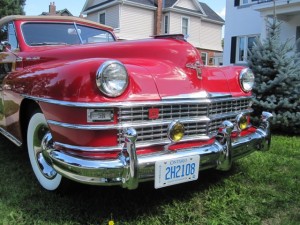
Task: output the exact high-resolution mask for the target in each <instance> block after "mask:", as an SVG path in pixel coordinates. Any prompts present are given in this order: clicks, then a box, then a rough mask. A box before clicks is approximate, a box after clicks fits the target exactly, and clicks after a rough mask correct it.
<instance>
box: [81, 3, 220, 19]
mask: <svg viewBox="0 0 300 225" xmlns="http://www.w3.org/2000/svg"><path fill="white" fill-rule="evenodd" d="M126 1H127V2H131V3H137V4H140V5H145V6H152V7H157V4H156V1H155V0H126ZM126 1H125V2H123V3H126ZM112 2H115V4H117V3H118V2H119V3H121V2H122V1H120V0H113V1H112V0H107V1H103V2H101V3H99V4H96V5H93V6H90V7H88V8H84V9H83V11H88V10H91V9H95V8H98V7H101V6H103V5H106V4H108V3H112ZM177 2H178V0H164V1H163V4H164V5H163V9H164V10H165V11H168V10H171V9H178V10H181V11H182V12H184V11H186V12H187V13H196V14H199V16H203V15H206V17H205V18H206V19H208V20H213V21H217V22H220V23H224V22H225V21H224V20H223V19H222V18H221V17H220V16H219V15H218V14H217V13H216V12H215V11H213V10H212V9H211V8H210V7H209V6H208V5H207V4H205V3H203V2H199V1H198V3H199V10H191V9H186V8H182V7H178V6H176V3H177Z"/></svg>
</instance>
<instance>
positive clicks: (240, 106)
mask: <svg viewBox="0 0 300 225" xmlns="http://www.w3.org/2000/svg"><path fill="white" fill-rule="evenodd" d="M251 102H252V98H251V97H239V98H233V97H228V96H226V97H224V98H222V97H218V98H207V99H200V100H198V101H197V100H174V101H173V102H172V101H166V102H164V101H161V102H158V103H155V102H153V104H152V105H149V104H147V105H145V106H143V105H140V104H139V105H134V104H132V105H130V106H123V107H120V108H119V112H118V122H119V125H121V127H129V126H134V127H135V129H136V131H137V134H138V138H137V142H136V144H137V147H146V146H151V145H160V144H168V143H170V140H169V139H168V137H167V129H168V125H169V124H170V123H171V122H172V121H174V120H179V121H180V122H181V123H183V124H184V126H185V136H184V138H183V139H182V141H188V140H208V139H210V138H211V137H213V136H215V135H216V134H217V131H218V128H219V127H220V125H221V123H222V121H224V120H229V121H231V122H233V123H235V118H236V116H237V115H238V114H240V113H245V114H249V113H251V112H252V109H251V108H250V107H251ZM151 108H156V109H159V117H158V118H157V119H155V120H151V119H149V118H148V111H149V109H151ZM118 133H119V134H118V135H119V137H118V142H119V145H121V144H122V143H124V138H123V134H122V129H119V132H118Z"/></svg>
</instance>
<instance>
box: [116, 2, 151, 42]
mask: <svg viewBox="0 0 300 225" xmlns="http://www.w3.org/2000/svg"><path fill="white" fill-rule="evenodd" d="M120 7H121V10H120V11H121V16H120V17H121V20H120V21H121V24H120V30H119V31H118V32H116V35H117V37H118V38H120V39H126V40H132V39H142V38H148V37H149V36H152V35H153V34H154V11H153V10H148V9H142V8H139V10H137V9H136V7H133V6H128V5H120Z"/></svg>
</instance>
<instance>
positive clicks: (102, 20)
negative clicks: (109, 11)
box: [99, 12, 106, 25]
mask: <svg viewBox="0 0 300 225" xmlns="http://www.w3.org/2000/svg"><path fill="white" fill-rule="evenodd" d="M105 22H106V21H105V12H100V13H99V23H101V24H104V25H105Z"/></svg>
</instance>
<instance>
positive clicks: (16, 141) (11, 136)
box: [0, 127, 22, 147]
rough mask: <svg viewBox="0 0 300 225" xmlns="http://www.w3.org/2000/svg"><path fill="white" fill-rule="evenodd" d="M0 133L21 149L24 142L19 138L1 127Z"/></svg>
mask: <svg viewBox="0 0 300 225" xmlns="http://www.w3.org/2000/svg"><path fill="white" fill-rule="evenodd" d="M0 133H1V134H3V135H4V136H5V137H6V138H7V139H9V140H10V141H11V142H13V143H14V144H15V145H17V146H18V147H20V146H21V145H22V142H21V141H20V140H19V139H18V138H16V137H15V136H13V135H12V134H11V133H9V132H8V131H6V130H4V129H3V128H2V127H0Z"/></svg>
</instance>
